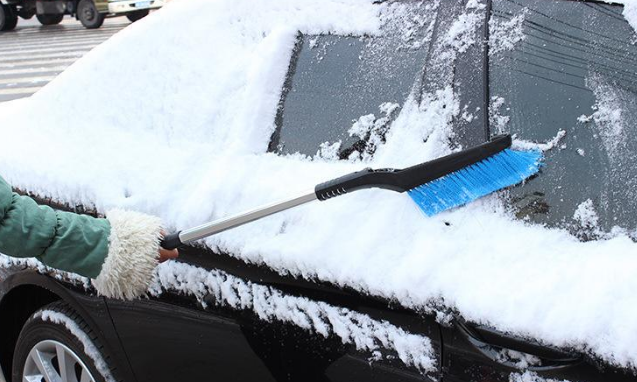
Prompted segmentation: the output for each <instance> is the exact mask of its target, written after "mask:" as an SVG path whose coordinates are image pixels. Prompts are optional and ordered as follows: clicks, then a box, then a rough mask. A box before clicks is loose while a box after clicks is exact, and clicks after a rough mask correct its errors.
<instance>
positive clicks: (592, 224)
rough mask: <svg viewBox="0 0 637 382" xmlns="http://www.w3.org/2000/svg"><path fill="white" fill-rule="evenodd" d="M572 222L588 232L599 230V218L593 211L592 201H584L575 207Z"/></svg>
mask: <svg viewBox="0 0 637 382" xmlns="http://www.w3.org/2000/svg"><path fill="white" fill-rule="evenodd" d="M573 220H575V221H576V222H578V223H579V224H580V225H581V226H582V227H583V228H586V229H589V230H596V231H597V230H599V216H598V215H597V211H595V206H594V205H593V201H592V200H590V199H586V200H585V201H583V202H582V203H580V204H579V205H578V206H577V209H576V210H575V213H574V214H573Z"/></svg>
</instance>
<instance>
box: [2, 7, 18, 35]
mask: <svg viewBox="0 0 637 382" xmlns="http://www.w3.org/2000/svg"><path fill="white" fill-rule="evenodd" d="M16 25H18V15H17V14H16V13H15V12H14V10H13V9H11V7H9V6H8V5H4V4H0V31H3V32H6V31H11V30H13V29H15V26H16Z"/></svg>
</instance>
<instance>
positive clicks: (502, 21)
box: [489, 0, 637, 240]
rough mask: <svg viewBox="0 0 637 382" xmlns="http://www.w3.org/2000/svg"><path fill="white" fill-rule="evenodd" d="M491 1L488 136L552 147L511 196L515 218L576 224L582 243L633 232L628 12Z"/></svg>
mask: <svg viewBox="0 0 637 382" xmlns="http://www.w3.org/2000/svg"><path fill="white" fill-rule="evenodd" d="M492 5H493V7H492V13H491V19H490V22H489V32H490V40H489V49H490V54H489V91H490V119H489V127H490V131H491V133H492V134H497V133H502V132H510V133H513V134H515V135H516V138H517V139H518V143H519V144H520V145H522V146H527V148H531V147H536V148H542V149H545V150H547V151H546V166H545V167H544V169H543V170H542V173H541V174H540V175H539V176H538V177H537V178H536V179H533V180H532V181H530V182H529V183H528V184H527V185H525V186H524V187H519V188H517V189H515V190H513V191H512V201H513V203H514V205H515V207H516V211H517V214H518V216H519V217H521V218H525V219H529V220H531V221H534V222H538V223H544V224H549V225H553V226H562V227H567V228H570V229H572V230H573V231H574V232H575V233H576V234H578V235H579V236H580V237H581V238H582V239H585V240H587V239H595V238H599V237H604V236H606V235H607V234H608V232H610V231H611V230H613V229H618V228H619V229H622V230H627V231H628V232H629V233H630V232H632V234H633V235H634V232H635V231H636V230H637V166H635V165H634V160H635V158H636V157H637V35H636V34H635V31H634V30H633V29H632V28H631V26H630V25H629V24H628V22H627V21H626V20H625V19H624V17H623V16H622V10H623V7H622V6H619V5H612V4H602V3H597V2H581V1H565V0H494V1H493V4H492ZM531 142H545V143H546V144H544V145H540V146H537V145H533V144H532V143H531ZM614 227H615V228H614Z"/></svg>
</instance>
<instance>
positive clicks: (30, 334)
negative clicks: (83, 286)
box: [12, 302, 115, 382]
mask: <svg viewBox="0 0 637 382" xmlns="http://www.w3.org/2000/svg"><path fill="white" fill-rule="evenodd" d="M103 353H104V348H103V347H102V346H101V345H100V344H99V342H98V341H97V338H96V336H95V335H94V334H93V332H92V331H91V330H90V328H89V327H88V325H87V324H86V323H85V322H84V321H83V320H82V318H81V317H80V316H79V315H78V314H77V313H75V312H74V311H73V310H72V309H71V308H70V307H69V306H68V305H67V304H65V303H62V302H55V303H53V304H50V305H47V306H45V307H44V308H42V309H40V310H38V311H37V312H35V313H34V314H33V315H32V316H31V317H30V318H29V319H28V320H27V322H26V323H25V324H24V326H23V327H22V331H21V332H20V336H19V337H18V343H17V345H16V347H15V353H14V354H13V370H12V376H13V377H12V381H13V382H23V381H29V382H31V381H33V382H35V381H37V382H40V381H42V382H44V381H47V382H48V381H61V382H110V381H114V380H115V379H114V378H113V377H112V374H111V372H110V371H109V370H108V366H107V365H108V363H107V362H106V361H107V360H108V359H109V358H107V357H105V355H104V354H103Z"/></svg>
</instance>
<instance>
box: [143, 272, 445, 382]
mask: <svg viewBox="0 0 637 382" xmlns="http://www.w3.org/2000/svg"><path fill="white" fill-rule="evenodd" d="M150 289H151V294H153V295H160V294H161V293H162V291H163V290H171V291H176V292H181V293H184V294H189V295H193V296H194V297H196V298H197V300H198V301H199V302H200V303H202V304H203V305H204V306H205V305H206V301H204V297H206V296H214V302H215V303H216V304H217V305H220V306H228V307H231V308H234V309H250V310H253V311H254V312H255V313H256V314H257V315H258V316H259V318H261V319H263V320H265V321H271V320H278V321H283V322H288V323H292V324H295V325H297V326H299V327H301V328H303V329H306V330H308V331H311V332H314V333H317V334H320V335H321V336H323V337H327V336H328V335H335V336H337V337H339V338H340V339H341V341H342V342H343V343H344V344H353V345H354V346H356V349H358V350H360V351H364V352H367V353H368V354H369V356H370V358H373V359H378V358H379V357H380V354H381V352H379V350H380V349H389V350H392V351H393V352H394V353H395V354H396V355H397V357H398V358H399V359H400V360H402V361H403V362H404V363H405V364H406V365H408V366H414V367H416V368H417V369H418V370H419V371H421V372H423V373H428V372H429V373H432V372H435V371H436V370H437V367H436V359H435V353H434V350H433V347H432V345H431V341H430V340H429V338H427V337H426V336H421V335H417V334H412V333H408V332H406V331H405V330H403V329H401V328H399V327H396V326H394V325H392V324H390V323H389V322H386V321H377V320H374V319H372V318H370V317H369V316H368V315H365V314H361V313H358V312H354V311H352V310H349V309H346V308H340V307H335V306H332V305H329V304H326V303H324V302H317V301H313V300H310V299H307V298H303V297H295V296H290V295H285V294H283V293H282V292H281V291H279V290H277V289H275V288H271V287H268V286H263V285H258V284H254V283H252V282H247V281H244V280H242V279H240V278H237V277H234V276H232V275H229V274H227V273H225V272H222V271H217V270H213V271H207V270H205V269H203V268H198V267H194V266H191V265H187V264H183V263H175V262H168V263H165V264H161V265H160V266H159V267H158V272H157V277H156V278H155V281H154V283H153V285H152V286H151V288H150Z"/></svg>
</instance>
